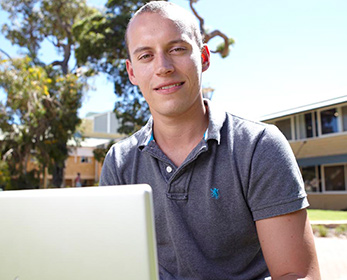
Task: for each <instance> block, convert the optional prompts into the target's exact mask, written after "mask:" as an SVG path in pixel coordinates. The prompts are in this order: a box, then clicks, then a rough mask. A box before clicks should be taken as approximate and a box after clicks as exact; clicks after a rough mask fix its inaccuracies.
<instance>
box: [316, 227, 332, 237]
mask: <svg viewBox="0 0 347 280" xmlns="http://www.w3.org/2000/svg"><path fill="white" fill-rule="evenodd" d="M312 231H313V233H314V234H315V235H318V236H320V237H327V235H328V229H327V228H326V227H325V226H324V225H313V226H312Z"/></svg>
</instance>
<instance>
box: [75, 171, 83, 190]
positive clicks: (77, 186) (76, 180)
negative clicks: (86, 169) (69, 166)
mask: <svg viewBox="0 0 347 280" xmlns="http://www.w3.org/2000/svg"><path fill="white" fill-rule="evenodd" d="M75 187H76V188H79V187H82V180H81V173H79V172H78V173H77V177H76V178H75Z"/></svg>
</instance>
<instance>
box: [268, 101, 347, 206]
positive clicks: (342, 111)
mask: <svg viewBox="0 0 347 280" xmlns="http://www.w3.org/2000/svg"><path fill="white" fill-rule="evenodd" d="M334 101H335V100H330V101H326V102H323V103H320V104H318V103H316V104H312V105H309V106H308V107H305V108H296V109H293V110H291V113H288V112H285V113H284V114H280V113H277V114H276V115H274V116H272V117H271V118H269V119H267V120H263V121H264V122H266V123H272V124H275V125H277V126H278V128H279V129H280V130H281V131H282V133H283V134H284V135H285V136H286V137H287V139H288V140H289V144H290V146H291V148H292V150H293V153H294V155H295V157H296V159H297V161H298V164H299V166H300V170H301V172H302V174H303V179H304V182H305V189H306V191H307V194H308V199H309V202H310V208H314V209H330V210H347V96H345V97H343V98H340V99H338V100H336V103H334Z"/></svg>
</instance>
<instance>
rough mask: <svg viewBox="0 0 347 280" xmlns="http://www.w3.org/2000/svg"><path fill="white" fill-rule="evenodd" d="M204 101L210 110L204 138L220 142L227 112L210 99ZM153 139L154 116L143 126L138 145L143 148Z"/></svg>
mask: <svg viewBox="0 0 347 280" xmlns="http://www.w3.org/2000/svg"><path fill="white" fill-rule="evenodd" d="M204 103H205V105H206V108H207V110H208V118H209V125H208V128H207V130H206V131H205V133H204V140H205V141H208V140H216V141H217V142H218V144H220V135H221V133H220V130H221V128H222V126H223V123H224V121H225V117H226V113H225V112H224V111H223V110H221V109H220V108H218V106H216V105H215V104H213V103H212V102H211V101H210V100H208V99H204ZM152 141H155V140H154V137H153V118H152V117H150V119H149V120H148V122H147V124H146V125H145V126H144V127H143V133H142V137H141V141H139V145H138V147H139V148H140V149H142V148H144V147H145V146H147V145H149V144H150V143H151V142H152Z"/></svg>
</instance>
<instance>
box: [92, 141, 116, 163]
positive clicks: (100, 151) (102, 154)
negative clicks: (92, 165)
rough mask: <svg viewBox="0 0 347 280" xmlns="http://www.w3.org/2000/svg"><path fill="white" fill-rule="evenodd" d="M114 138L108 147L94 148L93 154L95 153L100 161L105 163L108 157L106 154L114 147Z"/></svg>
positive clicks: (95, 156)
mask: <svg viewBox="0 0 347 280" xmlns="http://www.w3.org/2000/svg"><path fill="white" fill-rule="evenodd" d="M114 143H115V142H114V140H111V141H110V142H109V143H108V145H107V147H106V148H97V149H94V151H93V154H94V158H95V160H97V161H98V162H100V163H103V162H104V160H105V157H106V154H107V152H108V150H109V149H110V148H111V147H112V145H113V144H114Z"/></svg>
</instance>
